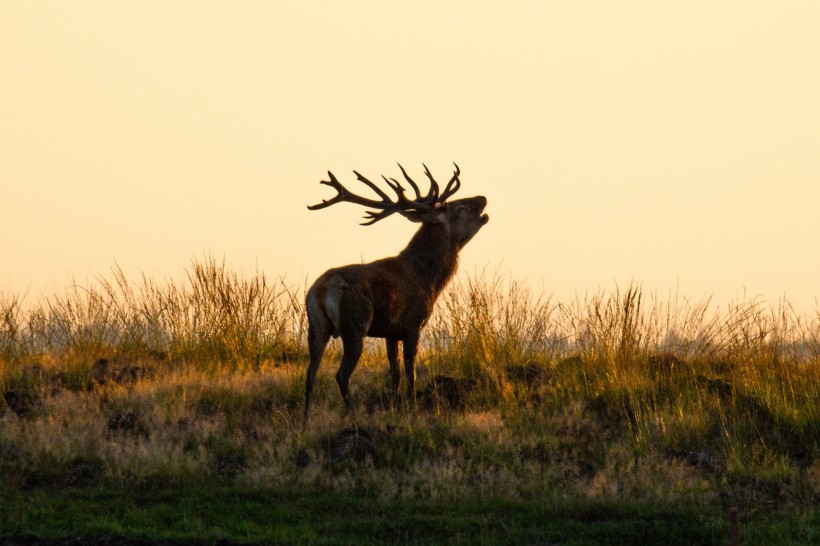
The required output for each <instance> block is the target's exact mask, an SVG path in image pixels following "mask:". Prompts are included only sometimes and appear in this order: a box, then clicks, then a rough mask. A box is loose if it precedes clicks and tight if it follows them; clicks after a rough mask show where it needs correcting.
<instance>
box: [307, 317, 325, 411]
mask: <svg viewBox="0 0 820 546" xmlns="http://www.w3.org/2000/svg"><path fill="white" fill-rule="evenodd" d="M328 339H330V329H329V328H327V325H326V324H324V323H323V322H322V321H320V324H315V321H310V322H309V324H308V352H309V353H310V365H308V369H307V378H306V379H305V423H307V416H308V409H309V408H310V393H311V391H312V390H313V381H314V379H315V378H316V371H317V370H318V369H319V364H321V363H322V356H323V355H324V353H325V345H327V341H328Z"/></svg>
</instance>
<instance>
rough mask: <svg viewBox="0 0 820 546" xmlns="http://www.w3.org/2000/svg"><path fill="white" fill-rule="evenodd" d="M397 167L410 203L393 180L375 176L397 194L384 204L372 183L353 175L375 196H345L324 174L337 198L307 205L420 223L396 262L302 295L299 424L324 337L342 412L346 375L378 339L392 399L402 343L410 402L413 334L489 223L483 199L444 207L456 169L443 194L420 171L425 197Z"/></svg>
mask: <svg viewBox="0 0 820 546" xmlns="http://www.w3.org/2000/svg"><path fill="white" fill-rule="evenodd" d="M399 168H400V169H401V172H402V174H403V175H404V178H405V180H407V183H408V184H409V185H410V187H411V188H412V189H413V192H414V193H415V199H413V200H410V199H409V198H408V197H407V195H406V194H405V190H404V188H403V187H402V185H401V184H400V183H399V182H398V181H397V180H396V179H395V178H390V179H388V178H387V177H382V178H383V179H384V181H385V183H386V184H387V185H388V186H389V187H390V189H391V190H393V192H395V194H396V198H395V199H391V198H390V197H389V196H388V195H387V194H386V193H385V192H384V191H382V190H381V189H380V188H379V187H378V186H377V185H376V184H374V183H373V182H371V181H370V180H368V179H367V178H365V177H364V176H362V175H361V174H359V173H358V172H356V171H353V174H355V175H356V178H357V179H358V180H359V181H361V182H363V183H364V184H366V185H367V186H368V187H370V189H372V190H373V191H374V192H376V194H377V195H378V196H379V198H380V199H369V198H366V197H361V196H359V195H356V194H354V193H351V192H350V191H349V190H348V189H347V188H345V187H344V186H343V185H342V184H341V183H339V181H338V180H336V177H335V176H333V173H331V172H328V173H327V174H328V176H329V177H330V180H329V181H324V180H323V181H322V182H321V183H322V184H325V185H327V186H331V187H332V188H334V189H335V190H336V191H337V192H338V194H337V195H336V196H334V197H333V198H332V199H329V200H323V201H322V202H321V203H319V204H318V205H313V206H311V207H308V209H310V210H317V209H322V208H325V207H329V206H331V205H335V204H336V203H342V202H347V203H355V204H357V205H362V206H365V207H368V208H371V209H377V210H378V211H379V212H372V211H366V215H365V219H366V220H367V222H364V223H363V224H362V225H365V226H368V225H372V224H375V223H376V222H378V221H379V220H382V219H384V218H387V217H388V216H390V215H391V214H393V213H395V212H398V213H399V214H401V215H402V216H404V217H405V218H407V219H408V220H410V221H412V222H420V223H421V227H419V229H418V231H417V232H416V234H415V235H414V236H413V238H412V239H411V240H410V243H408V245H407V247H406V248H405V249H404V250H402V251H401V252H400V253H399V255H398V256H395V257H392V258H384V259H382V260H377V261H375V262H371V263H368V264H353V265H346V266H344V267H337V268H333V269H330V270H328V271H326V272H325V273H324V274H323V275H322V276H321V277H319V278H318V279H317V280H316V282H314V283H313V286H311V287H310V290H308V293H307V297H306V302H305V303H306V306H307V315H308V344H309V351H310V365H309V367H308V370H307V380H306V384H305V422H307V416H308V409H309V407H310V393H311V390H312V389H313V381H314V378H315V377H316V371H317V370H318V369H319V364H320V363H321V361H322V355H323V354H324V351H325V346H326V345H327V342H328V340H329V339H330V336H333V337H339V336H341V338H342V347H343V351H344V352H343V356H342V361H341V364H340V365H339V371H338V372H336V382H337V383H338V384H339V390H340V391H341V392H342V397H343V398H344V401H345V405H346V407H347V408H348V410H350V408H351V403H350V391H349V382H350V376H351V374H352V373H353V370H354V369H355V368H356V364H357V363H358V362H359V357H360V356H361V354H362V347H363V344H364V338H365V337H366V336H370V337H382V338H384V339H385V343H386V345H387V359H388V361H389V362H390V372H391V375H392V379H393V390H394V395H397V394H398V389H399V383H400V381H401V372H400V370H399V362H398V354H399V341H401V342H402V349H403V353H404V372H405V375H406V377H407V394H408V398H409V400H410V401H411V402H412V400H413V399H414V397H415V371H414V367H413V366H414V360H415V358H416V350H417V348H418V343H419V332H420V330H421V328H422V327H423V326H424V324H425V323H426V322H427V319H428V318H429V317H430V313H431V312H432V311H433V304H434V303H435V301H436V298H437V297H438V295H439V294H440V293H441V291H442V289H443V288H444V286H445V285H446V284H447V281H449V280H450V277H452V276H453V273H455V271H456V267H457V266H458V252H459V251H460V250H461V249H462V248H463V247H464V245H466V244H467V242H468V241H469V240H470V239H472V238H473V236H474V235H475V234H476V233H477V232H478V230H479V229H481V227H482V226H483V225H484V224H486V223H487V222H488V221H489V219H490V218H489V216H487V215H486V214H482V212H483V211H484V207H486V206H487V198H486V197H484V196H482V195H478V196H476V197H469V198H466V199H457V200H455V201H449V202H448V201H447V199H448V198H449V197H450V196H451V195H453V194H454V193H455V192H456V191H458V189H459V187H460V186H461V182H460V181H459V179H458V175H459V173H460V171H459V168H458V165H455V172H454V174H453V177H452V178H451V179H450V181H449V182H448V183H447V186H446V187H445V189H444V191H443V192H439V186H438V184H437V183H436V181H435V179H433V175H432V174H430V170H429V169H428V168H427V166H426V165H425V166H424V174H426V175H427V177H428V178H429V179H430V190H429V191H428V192H427V195H424V196H422V195H421V192H420V191H419V187H418V186H417V185H416V183H415V182H413V180H412V179H411V178H410V177H409V176H408V175H407V172H406V171H405V170H404V168H403V167H402V166H401V165H399Z"/></svg>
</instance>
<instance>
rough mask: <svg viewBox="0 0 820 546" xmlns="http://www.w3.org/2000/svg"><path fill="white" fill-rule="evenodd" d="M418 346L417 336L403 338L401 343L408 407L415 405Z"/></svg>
mask: <svg viewBox="0 0 820 546" xmlns="http://www.w3.org/2000/svg"><path fill="white" fill-rule="evenodd" d="M418 346H419V336H418V334H416V335H414V336H412V337H408V338H405V339H404V341H403V342H402V351H403V352H404V375H405V376H406V377H407V401H408V403H409V404H410V405H415V403H416V351H417V350H418Z"/></svg>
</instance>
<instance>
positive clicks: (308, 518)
mask: <svg viewBox="0 0 820 546" xmlns="http://www.w3.org/2000/svg"><path fill="white" fill-rule="evenodd" d="M302 293H303V290H299V289H294V288H292V287H290V286H288V285H286V284H285V282H284V281H283V280H281V279H280V280H278V281H276V282H270V281H268V280H267V279H266V278H265V276H264V275H262V274H258V273H257V274H254V275H249V276H242V275H238V274H236V273H232V272H231V271H229V270H228V268H227V267H226V266H225V264H224V263H219V262H216V261H214V260H212V259H206V260H204V261H202V262H194V263H193V264H192V266H191V268H190V270H189V272H188V275H187V278H186V279H185V281H184V282H181V283H174V282H170V281H168V282H166V283H164V284H162V285H159V284H157V283H155V282H154V281H152V280H150V279H147V278H142V279H141V280H139V281H138V282H136V283H134V282H132V281H130V280H128V279H126V278H125V276H124V275H123V274H122V273H121V272H120V271H118V270H115V271H114V272H113V274H112V275H111V278H110V279H99V280H98V281H97V282H96V283H95V284H94V285H93V286H91V287H78V286H75V287H72V288H69V289H68V290H66V292H65V293H63V294H57V295H54V296H52V297H49V298H45V299H43V300H41V301H38V302H34V303H30V302H25V301H24V300H23V298H21V297H19V296H14V295H12V296H8V295H2V294H0V393H2V397H0V497H2V499H3V500H2V502H3V504H4V505H5V506H4V507H3V510H0V537H3V536H16V537H21V536H36V537H67V536H83V537H86V538H89V539H91V538H101V537H110V536H123V537H131V538H133V539H145V540H179V541H197V542H203V543H212V542H216V541H220V540H225V541H228V542H251V543H252V542H274V543H276V542H279V543H305V544H306V543H319V544H321V543H328V544H330V543H350V542H353V541H354V540H356V539H359V538H361V537H368V540H370V543H373V544H379V543H395V542H403V543H419V544H421V543H430V542H433V541H436V542H440V543H451V544H460V543H467V542H469V543H479V544H496V543H510V544H512V543H516V544H528V543H529V544H552V543H560V544H576V543H577V544H583V543H590V544H593V543H595V544H597V543H639V542H643V543H654V542H661V541H663V542H669V543H671V544H691V543H721V542H723V543H727V541H728V540H727V538H726V537H727V534H726V533H727V532H726V528H727V525H728V523H727V511H728V509H729V507H732V506H736V507H739V508H740V512H741V523H742V534H743V543H744V544H772V543H784V544H789V543H792V544H807V543H812V542H818V541H820V535H818V532H817V530H816V529H818V528H820V509H818V505H819V504H820V313H815V315H813V316H807V315H798V314H797V313H795V312H794V311H793V310H792V309H791V307H790V306H789V305H788V303H787V302H780V304H779V305H778V306H777V307H776V308H771V307H767V306H765V305H763V304H761V303H760V302H757V301H754V300H753V301H745V302H738V303H736V304H733V305H731V306H728V307H727V308H725V309H717V308H715V307H714V306H712V305H711V303H710V302H709V301H708V300H707V301H698V302H692V301H689V300H688V299H686V298H683V297H680V296H672V297H671V299H670V300H669V301H661V300H659V299H657V298H654V297H652V296H651V295H647V294H645V293H643V292H642V290H641V289H640V287H638V286H629V287H627V288H626V289H625V290H621V289H617V288H616V289H615V290H613V291H611V292H601V293H596V294H592V295H586V296H583V297H577V298H576V299H575V300H573V301H570V302H558V301H555V300H553V299H552V298H549V297H544V296H537V295H534V294H532V293H531V292H530V291H528V290H527V289H525V288H524V287H522V286H521V285H520V284H518V283H516V282H514V281H510V280H505V279H501V278H497V277H496V278H487V277H486V276H480V277H478V278H472V279H466V280H461V281H459V282H456V283H454V284H453V285H452V286H451V287H450V288H448V290H447V291H446V292H445V294H444V295H443V296H442V298H441V300H440V301H439V304H438V306H437V309H436V312H435V314H434V316H433V317H432V318H431V320H430V322H429V324H428V325H427V327H426V329H425V331H424V336H423V341H422V349H421V352H420V355H419V363H418V373H417V375H418V378H417V385H418V389H419V390H418V394H417V404H416V407H415V409H413V410H409V409H408V408H407V406H406V405H405V406H403V408H402V409H400V410H398V411H397V410H395V409H394V408H393V406H392V403H391V400H390V397H389V395H388V383H389V379H388V376H387V366H386V357H385V354H384V347H383V344H381V343H380V342H377V341H374V342H372V343H371V342H369V343H368V345H367V349H366V352H365V354H364V356H363V358H362V362H361V364H360V365H359V368H357V370H356V373H355V374H354V376H353V380H352V389H353V395H354V401H355V404H356V408H357V411H356V413H355V419H354V416H351V415H345V413H344V411H343V407H342V402H341V397H340V395H339V394H338V390H337V388H336V385H335V382H334V380H333V374H334V373H335V368H336V364H335V362H334V361H336V360H338V358H339V356H340V353H339V351H340V349H339V346H338V344H336V343H335V342H334V343H332V344H331V346H330V347H329V350H328V353H327V354H326V357H325V359H326V362H325V363H324V365H323V368H322V369H321V370H320V373H319V375H318V377H317V384H316V387H315V392H316V394H315V404H314V406H313V408H312V414H311V421H310V424H309V426H308V427H307V428H305V429H303V428H302V423H301V418H300V413H301V405H302V397H303V389H304V371H305V367H306V350H305V339H304V338H305V319H304V312H303V308H302V303H301V300H302V296H301V294H302ZM354 421H355V425H356V426H357V427H359V428H360V429H362V430H365V431H367V432H368V434H369V435H370V438H371V440H372V446H373V449H372V450H371V451H369V452H368V453H367V455H366V456H365V457H364V458H363V459H362V460H358V461H357V460H356V459H346V458H344V457H338V456H337V455H334V445H335V444H336V442H337V440H338V438H337V437H338V436H339V433H340V431H342V430H343V429H345V428H346V427H349V426H351V425H352V424H353V423H354Z"/></svg>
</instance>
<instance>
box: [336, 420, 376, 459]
mask: <svg viewBox="0 0 820 546" xmlns="http://www.w3.org/2000/svg"><path fill="white" fill-rule="evenodd" d="M377 455H378V452H377V450H376V446H375V445H374V444H373V438H372V437H371V436H370V433H369V432H367V431H366V430H364V429H362V428H357V427H350V428H346V429H344V430H343V431H342V432H341V433H340V434H339V435H338V436H336V438H334V439H333V443H332V444H331V446H330V460H331V461H333V462H334V463H340V462H343V461H355V462H357V463H361V462H364V461H365V460H367V459H368V458H370V460H371V461H375V460H376V457H377Z"/></svg>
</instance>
